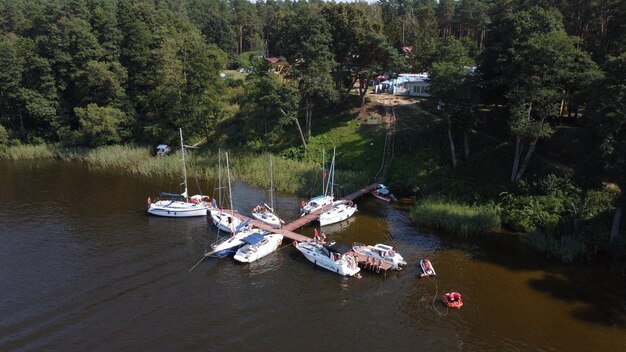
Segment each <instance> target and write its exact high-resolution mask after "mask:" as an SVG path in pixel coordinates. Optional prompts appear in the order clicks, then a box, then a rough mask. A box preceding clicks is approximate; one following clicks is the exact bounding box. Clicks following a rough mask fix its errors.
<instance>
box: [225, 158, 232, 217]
mask: <svg viewBox="0 0 626 352" xmlns="http://www.w3.org/2000/svg"><path fill="white" fill-rule="evenodd" d="M226 172H227V173H228V198H229V200H230V211H231V212H232V211H234V208H233V191H232V189H231V187H230V165H229V164H228V152H226Z"/></svg>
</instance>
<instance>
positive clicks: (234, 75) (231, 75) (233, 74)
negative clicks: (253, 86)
mask: <svg viewBox="0 0 626 352" xmlns="http://www.w3.org/2000/svg"><path fill="white" fill-rule="evenodd" d="M222 73H224V74H225V75H226V77H224V78H225V79H246V76H248V74H247V73H245V72H239V71H237V70H224V71H223V72H222Z"/></svg>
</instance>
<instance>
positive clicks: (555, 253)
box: [526, 232, 589, 263]
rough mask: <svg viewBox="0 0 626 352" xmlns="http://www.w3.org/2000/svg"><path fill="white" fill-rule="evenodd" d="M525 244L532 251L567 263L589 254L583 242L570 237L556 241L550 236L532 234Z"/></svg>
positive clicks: (563, 237)
mask: <svg viewBox="0 0 626 352" xmlns="http://www.w3.org/2000/svg"><path fill="white" fill-rule="evenodd" d="M526 242H527V243H528V244H529V245H530V246H531V247H533V248H534V249H536V250H539V251H541V252H544V253H547V254H548V255H549V256H552V257H556V258H559V259H560V260H562V261H564V262H567V263H571V262H573V261H574V260H575V259H577V258H578V257H581V256H583V255H585V254H589V251H588V249H587V246H586V245H585V243H584V242H583V241H580V240H578V239H576V238H573V237H570V236H562V237H561V238H558V239H557V238H556V237H554V236H552V235H548V234H542V233H539V232H533V233H531V234H529V235H528V236H527V237H526Z"/></svg>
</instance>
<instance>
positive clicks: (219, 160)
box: [217, 148, 223, 207]
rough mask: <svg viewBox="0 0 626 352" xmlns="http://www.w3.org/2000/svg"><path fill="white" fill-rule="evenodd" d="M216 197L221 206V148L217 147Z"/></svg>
mask: <svg viewBox="0 0 626 352" xmlns="http://www.w3.org/2000/svg"><path fill="white" fill-rule="evenodd" d="M217 199H218V201H219V202H220V204H219V206H220V207H221V206H222V203H223V202H222V148H218V149H217Z"/></svg>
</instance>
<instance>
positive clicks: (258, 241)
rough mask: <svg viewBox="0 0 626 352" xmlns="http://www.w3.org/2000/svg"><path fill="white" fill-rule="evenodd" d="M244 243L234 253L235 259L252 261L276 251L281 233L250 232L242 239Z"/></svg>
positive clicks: (281, 238)
mask: <svg viewBox="0 0 626 352" xmlns="http://www.w3.org/2000/svg"><path fill="white" fill-rule="evenodd" d="M242 241H243V242H244V243H245V245H244V246H243V247H241V248H239V250H238V251H237V253H236V254H235V260H237V261H240V262H242V263H252V262H254V261H256V260H259V259H261V258H263V257H265V256H266V255H268V254H270V253H272V252H274V251H276V250H277V249H278V247H279V246H280V244H281V243H283V235H279V234H276V233H272V234H262V233H260V232H255V233H252V234H250V235H248V236H246V237H245V238H243V239H242Z"/></svg>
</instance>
